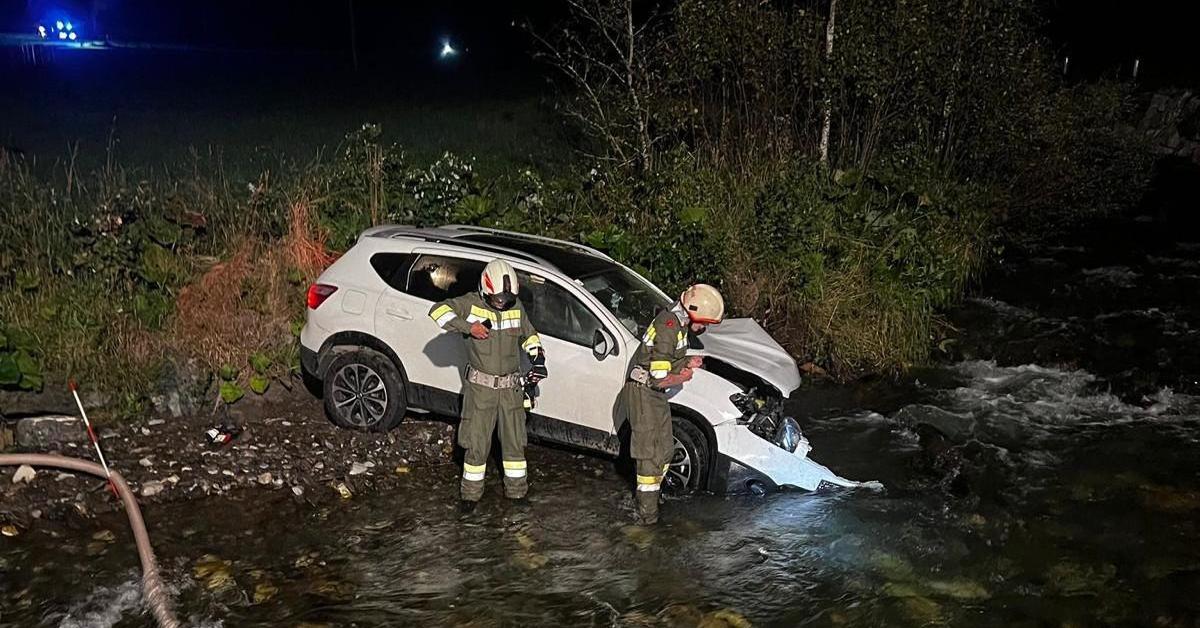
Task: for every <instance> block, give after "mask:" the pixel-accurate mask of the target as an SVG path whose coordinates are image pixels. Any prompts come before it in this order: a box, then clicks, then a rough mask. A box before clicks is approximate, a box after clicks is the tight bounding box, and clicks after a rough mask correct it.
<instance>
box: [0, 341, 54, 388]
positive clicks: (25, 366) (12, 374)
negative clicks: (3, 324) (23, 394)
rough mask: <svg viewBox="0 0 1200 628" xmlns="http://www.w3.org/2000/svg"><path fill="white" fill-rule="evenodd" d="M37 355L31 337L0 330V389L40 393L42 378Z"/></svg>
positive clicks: (35, 346)
mask: <svg viewBox="0 0 1200 628" xmlns="http://www.w3.org/2000/svg"><path fill="white" fill-rule="evenodd" d="M37 354H38V349H37V345H36V341H35V339H34V338H33V337H32V336H30V335H29V334H26V333H23V332H21V331H19V330H16V329H11V328H10V329H4V328H0V388H17V389H20V390H32V391H40V390H41V389H42V386H43V384H44V378H43V376H42V366H41V362H40V361H39V360H38V358H37V357H36V356H37Z"/></svg>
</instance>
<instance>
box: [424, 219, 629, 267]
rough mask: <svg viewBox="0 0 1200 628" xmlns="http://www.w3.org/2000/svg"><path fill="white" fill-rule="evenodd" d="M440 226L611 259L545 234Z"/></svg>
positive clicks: (581, 245) (582, 245) (461, 226)
mask: <svg viewBox="0 0 1200 628" xmlns="http://www.w3.org/2000/svg"><path fill="white" fill-rule="evenodd" d="M440 228H441V229H448V230H452V231H467V232H474V233H482V234H488V235H499V236H508V237H510V238H514V239H517V240H529V241H531V242H545V243H546V244H554V245H557V246H562V247H565V248H569V249H572V250H575V251H580V252H583V253H587V254H588V255H593V256H595V257H599V258H602V259H606V260H612V258H611V257H609V256H607V255H605V254H604V253H602V252H600V251H597V250H596V249H593V248H592V247H590V246H587V245H585V244H579V243H577V242H571V241H569V240H559V239H557V238H547V237H545V236H538V235H532V234H528V233H521V232H519V231H506V230H504V229H492V228H490V227H476V226H474V225H442V226H441V227H440Z"/></svg>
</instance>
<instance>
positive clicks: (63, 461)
mask: <svg viewBox="0 0 1200 628" xmlns="http://www.w3.org/2000/svg"><path fill="white" fill-rule="evenodd" d="M23 464H24V465H29V466H31V467H53V468H56V469H69V470H71V471H80V472H82V473H90V474H92V475H94V476H96V477H100V478H105V479H108V480H109V481H110V483H111V485H112V486H115V487H116V491H117V494H118V495H120V497H121V501H122V503H124V504H125V514H127V515H129V527H131V528H132V529H133V540H134V543H135V544H136V545H137V552H138V558H140V559H141V561H142V597H143V598H144V599H145V602H146V606H147V607H149V608H150V612H151V614H153V615H154V619H155V620H156V621H157V622H158V625H159V626H161V627H162V628H178V626H179V620H178V619H177V618H176V617H175V613H174V611H173V610H172V609H171V598H170V597H169V596H168V594H167V591H166V587H165V586H164V585H163V581H162V576H160V575H159V573H158V563H157V562H156V561H155V560H154V551H153V550H152V549H151V548H150V536H149V535H148V534H147V533H146V522H145V521H143V520H142V511H141V509H140V508H138V503H137V500H136V499H134V497H133V491H131V490H129V485H128V484H126V483H125V478H123V477H121V474H120V473H117V472H116V471H112V472H111V473H109V472H108V471H107V470H106V469H105V468H104V467H102V466H100V465H98V464H96V463H94V462H88V461H86V460H80V459H78V458H67V457H65V456H52V455H49V454H0V467H2V466H10V465H12V466H17V465H23Z"/></svg>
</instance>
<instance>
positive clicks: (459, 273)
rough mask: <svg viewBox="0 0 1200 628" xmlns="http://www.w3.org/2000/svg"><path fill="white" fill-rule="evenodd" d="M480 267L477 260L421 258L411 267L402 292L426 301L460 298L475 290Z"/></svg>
mask: <svg viewBox="0 0 1200 628" xmlns="http://www.w3.org/2000/svg"><path fill="white" fill-rule="evenodd" d="M483 266H484V263H483V262H481V261H479V260H473V259H462V258H459V257H446V256H442V255H422V256H421V257H419V258H417V261H416V262H414V263H413V264H412V270H411V271H410V272H409V273H408V286H407V289H405V290H404V291H405V292H407V293H409V294H411V295H413V296H414V297H420V298H422V299H428V300H430V301H443V300H445V299H453V298H454V297H460V296H462V295H464V294H466V293H468V292H471V291H472V290H477V289H478V288H479V276H480V275H482V274H483ZM398 289H400V288H398Z"/></svg>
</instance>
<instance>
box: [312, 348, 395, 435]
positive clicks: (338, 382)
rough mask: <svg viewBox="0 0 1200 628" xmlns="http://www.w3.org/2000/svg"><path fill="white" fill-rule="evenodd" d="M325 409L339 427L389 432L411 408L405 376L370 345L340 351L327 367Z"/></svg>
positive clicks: (330, 418)
mask: <svg viewBox="0 0 1200 628" xmlns="http://www.w3.org/2000/svg"><path fill="white" fill-rule="evenodd" d="M323 385H324V392H325V394H324V397H325V413H326V414H327V415H329V420H330V421H333V423H334V425H337V426H338V427H345V428H349V429H355V430H364V431H371V432H386V431H388V430H390V429H392V428H393V427H396V426H397V425H399V424H400V421H402V420H403V419H404V412H405V411H406V410H407V409H408V398H407V396H406V395H405V390H404V378H402V377H401V376H400V371H399V369H397V368H396V365H395V364H392V361H391V360H389V359H388V358H387V356H385V355H383V354H381V353H379V352H377V351H372V350H370V349H354V350H352V351H346V352H343V353H339V354H338V355H337V357H335V358H334V359H333V362H332V363H331V364H330V365H329V368H328V369H326V371H325V381H324V384H323Z"/></svg>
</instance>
